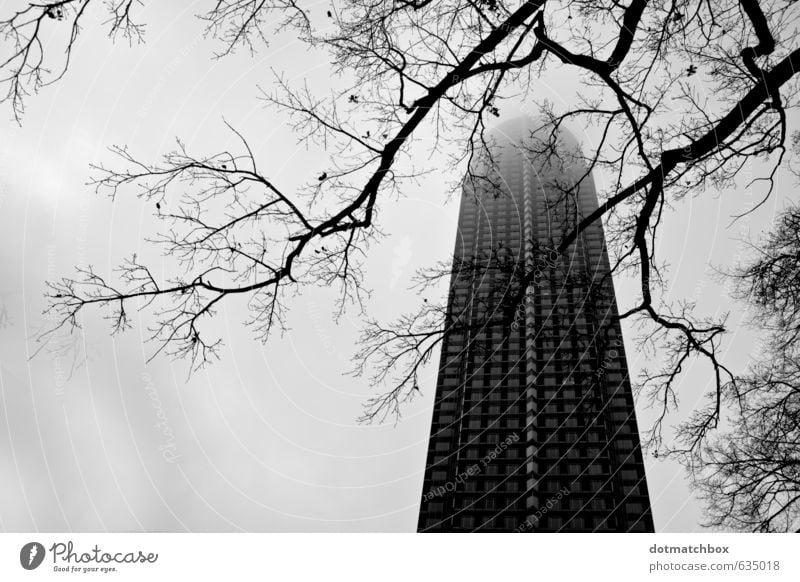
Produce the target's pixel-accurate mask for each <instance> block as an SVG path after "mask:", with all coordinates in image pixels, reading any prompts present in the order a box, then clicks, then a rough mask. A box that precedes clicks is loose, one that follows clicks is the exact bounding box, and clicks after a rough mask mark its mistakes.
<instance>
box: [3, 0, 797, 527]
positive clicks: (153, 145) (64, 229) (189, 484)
mask: <svg viewBox="0 0 800 582" xmlns="http://www.w3.org/2000/svg"><path fill="white" fill-rule="evenodd" d="M159 4H160V5H158V6H156V5H155V3H152V4H148V6H147V8H146V10H144V11H143V13H142V19H143V20H145V21H146V22H147V23H148V29H147V43H146V44H144V45H136V46H133V47H129V46H127V45H126V44H125V43H124V42H123V43H117V44H116V45H112V44H110V42H109V41H108V40H107V39H106V38H105V36H104V34H103V32H102V31H100V30H97V29H93V28H91V27H90V28H87V29H86V30H85V32H84V34H83V35H82V36H81V40H80V42H79V46H78V49H77V51H76V53H75V54H74V55H73V64H72V67H71V69H70V71H69V73H68V74H67V76H66V77H65V78H64V79H63V80H62V81H61V82H59V83H58V84H56V85H54V86H53V87H50V88H47V89H46V90H44V91H43V92H42V93H41V94H40V95H38V96H35V97H33V98H31V99H29V100H28V102H27V107H28V110H27V113H26V115H25V117H24V123H23V126H22V127H21V128H20V127H17V126H16V125H14V124H13V122H11V121H10V120H9V119H8V118H9V112H8V111H6V115H4V116H2V127H1V128H0V135H3V136H4V139H3V140H2V142H0V233H2V241H3V244H2V245H1V246H0V268H2V273H4V275H3V277H2V278H1V279H0V310H1V311H0V313H2V319H0V403H1V404H2V407H0V475H2V478H1V479H0V529H3V530H8V531H28V530H76V531H86V530H89V531H92V530H114V531H119V530H142V529H145V530H162V529H166V530H176V529H177V530H184V529H185V530H192V531H238V530H253V531H413V530H414V529H415V527H416V519H417V511H418V507H419V498H420V488H421V483H422V472H423V469H424V463H425V453H426V445H427V438H428V430H429V426H430V417H431V410H432V404H433V395H434V391H435V368H436V365H435V364H436V363H438V355H437V356H436V357H435V358H434V365H432V366H428V368H427V373H426V375H425V377H424V379H423V380H422V382H421V387H422V389H423V393H424V394H423V396H422V397H420V398H418V399H417V400H415V401H414V402H413V403H411V404H410V405H409V406H407V408H406V413H405V416H404V417H403V418H402V420H401V421H400V422H399V423H397V424H396V425H393V424H391V423H390V424H388V425H382V426H359V425H357V424H356V423H355V419H356V418H357V417H358V416H359V415H360V413H361V404H362V403H363V402H364V401H365V400H366V398H367V397H368V396H369V395H370V394H372V393H373V392H374V388H373V387H371V386H370V385H369V382H368V381H367V380H365V379H353V378H351V377H349V376H344V375H343V374H342V373H343V372H345V371H346V370H347V369H349V367H350V362H349V358H350V356H351V354H352V352H353V351H354V347H353V346H354V339H355V337H356V336H357V334H358V331H359V329H360V325H361V320H360V316H359V314H358V312H357V311H356V310H351V311H349V312H348V313H347V315H346V316H345V317H344V318H343V319H342V320H340V321H339V322H338V323H335V322H333V321H332V320H331V317H330V315H331V312H332V311H333V299H334V296H333V295H332V293H331V292H330V291H328V290H326V289H319V290H312V291H310V292H306V293H305V294H304V295H303V296H302V297H301V298H299V299H297V300H295V301H294V302H293V308H292V310H291V312H290V316H289V320H288V323H289V325H290V327H291V328H292V330H291V332H290V333H288V334H287V335H286V336H284V337H283V338H275V339H274V340H273V341H271V342H270V343H269V344H267V345H266V346H264V345H262V344H260V343H259V342H257V341H255V340H254V339H253V337H252V335H251V333H250V332H249V331H248V330H247V329H244V328H243V326H242V325H241V322H242V321H243V320H244V314H245V311H244V308H243V305H241V304H237V303H236V302H233V301H232V302H229V303H226V304H225V305H224V306H223V307H222V309H221V311H220V313H219V316H218V317H217V318H216V320H215V321H214V323H213V324H212V327H213V328H214V330H215V331H217V332H218V334H219V336H220V337H222V338H223V339H224V341H225V346H226V347H225V348H224V350H223V351H222V360H221V361H220V362H218V363H216V364H214V365H213V366H211V367H210V368H207V369H206V370H204V371H202V372H200V373H197V374H195V375H193V376H192V377H191V378H190V379H189V380H188V381H187V364H186V362H183V361H177V362H173V361H170V360H169V359H167V358H164V357H159V358H156V359H155V360H154V361H153V362H152V363H150V364H147V363H146V360H147V358H148V357H149V355H150V354H151V353H152V350H153V345H151V344H145V343H144V342H143V337H144V335H145V333H146V330H144V328H143V325H141V322H140V321H135V323H136V327H135V329H134V330H132V331H130V332H127V333H125V334H123V335H120V336H117V337H113V338H111V337H109V334H108V326H107V324H106V323H105V322H104V321H103V320H102V319H101V318H100V314H99V313H97V312H94V313H92V314H90V315H89V316H88V317H87V318H86V320H85V325H84V328H83V331H84V333H83V334H76V335H73V336H63V337H62V338H61V339H60V340H59V341H60V344H58V345H57V346H56V347H59V346H60V347H61V348H63V349H62V350H58V351H57V352H52V351H51V352H42V353H40V354H39V355H38V356H36V357H34V358H32V359H31V355H32V354H33V352H34V351H35V350H36V349H37V347H38V346H37V344H36V343H35V342H34V341H33V339H32V338H33V337H34V336H35V334H36V332H37V330H39V329H41V328H42V326H44V325H46V323H47V321H46V320H45V319H43V317H42V315H41V311H42V307H43V305H44V302H43V299H42V294H43V292H44V281H45V280H46V279H48V278H56V277H60V276H63V275H69V274H70V273H71V269H72V267H73V266H74V265H77V264H81V265H85V264H87V263H91V264H92V265H94V266H95V268H96V269H97V271H98V272H100V273H103V274H108V273H109V272H110V270H111V269H112V268H113V267H114V266H115V264H116V263H117V262H118V261H119V260H120V259H121V258H122V257H124V256H129V255H130V254H131V253H132V252H137V253H138V254H139V256H140V257H150V259H151V263H152V264H153V265H155V266H156V268H157V269H158V268H166V267H167V265H165V264H163V263H162V262H161V260H160V258H159V257H158V255H157V253H155V252H154V251H153V250H152V248H149V247H148V245H146V243H144V242H143V240H144V238H145V237H146V236H147V235H149V234H152V233H153V232H155V228H156V227H157V225H156V221H155V220H154V219H153V217H152V213H153V211H154V208H152V207H151V205H150V204H149V203H144V202H142V201H140V200H138V199H136V198H135V197H134V196H133V195H132V193H131V192H129V193H128V194H129V195H123V196H120V197H119V198H117V199H116V200H115V201H113V202H112V201H111V200H109V199H108V198H105V197H102V196H98V195H96V194H94V193H93V191H92V190H91V188H89V187H87V186H86V185H85V182H86V180H87V177H88V175H89V171H88V165H89V163H91V162H98V161H110V159H109V156H108V154H107V152H106V151H105V148H106V147H107V146H109V145H111V144H119V145H122V144H127V145H128V146H129V147H130V149H131V151H133V152H134V153H136V154H137V155H139V156H141V157H142V158H145V159H153V160H155V159H156V157H157V156H158V155H159V154H161V153H164V152H166V151H168V150H169V149H171V148H172V147H173V145H174V139H175V137H176V136H180V137H181V138H182V139H183V140H184V141H185V142H186V143H187V145H188V146H189V149H190V151H193V152H195V153H197V154H198V155H202V154H205V153H214V152H216V151H220V150H222V149H225V148H226V147H229V148H235V147H237V145H236V143H235V141H234V138H233V136H232V135H231V133H230V132H229V131H228V130H227V129H226V128H225V126H224V124H223V117H224V118H225V119H226V120H227V121H228V122H230V123H231V124H232V125H233V126H234V127H236V128H237V129H239V130H241V131H242V132H243V133H244V134H245V136H246V137H247V138H248V139H249V140H250V143H251V145H253V146H254V148H255V149H256V151H255V154H256V156H257V158H258V160H259V162H260V166H261V169H262V171H263V172H264V173H265V174H266V175H268V176H269V177H270V178H271V179H273V180H275V181H276V182H278V183H279V184H280V185H281V186H282V187H284V188H286V189H289V190H290V189H291V187H293V186H296V185H297V184H299V183H301V182H302V181H304V180H305V179H306V178H307V176H308V172H309V171H311V172H315V171H316V169H317V168H320V167H324V164H325V160H324V158H322V157H321V156H320V154H319V153H318V152H314V151H307V150H305V149H304V148H302V147H296V148H295V147H288V146H289V144H292V143H294V142H293V140H292V136H291V133H290V132H289V131H288V129H287V128H286V126H285V124H284V120H283V119H282V118H280V117H279V116H277V115H276V114H275V113H274V112H272V111H268V110H265V109H264V106H263V103H262V102H260V101H259V100H258V99H257V98H256V97H257V95H258V90H257V85H258V84H262V86H264V87H265V88H269V86H270V85H269V83H270V81H269V79H270V73H269V71H270V69H271V68H275V69H277V70H281V69H283V70H286V71H287V72H288V73H289V77H290V79H294V80H303V79H308V80H309V82H310V84H311V85H312V86H315V87H317V88H323V90H324V88H325V86H326V83H328V81H327V77H326V75H327V62H328V61H327V59H324V58H322V59H320V58H319V55H314V54H311V53H308V52H307V51H306V49H305V47H304V46H303V45H301V44H299V43H297V42H295V41H292V40H291V39H288V40H286V39H275V41H274V42H273V43H272V44H271V45H270V47H269V48H267V49H264V50H262V51H260V52H259V53H258V54H257V55H256V56H255V57H250V56H249V55H246V54H244V55H234V56H233V57H229V58H226V59H223V60H218V61H212V60H210V56H211V54H212V52H213V50H214V49H215V48H216V47H218V45H217V44H215V42H214V41H208V40H203V39H202V38H201V32H202V26H201V24H200V23H199V22H197V21H196V19H194V18H193V15H194V14H195V13H196V12H200V11H201V10H202V9H203V8H205V6H204V5H203V6H201V5H200V4H199V3H194V4H191V5H189V7H187V8H185V9H184V10H183V11H181V10H180V9H179V8H177V7H176V6H174V5H172V3H170V5H169V6H165V5H164V4H167V3H159ZM318 6H319V8H318V9H319V10H324V7H325V4H324V3H321V4H319V5H318ZM311 10H312V11H313V10H315V7H314V6H312V7H311ZM570 89H571V85H570V83H569V82H568V80H567V79H546V80H545V81H544V82H543V83H542V84H541V86H540V87H539V88H538V89H537V91H538V93H537V95H541V96H549V97H550V98H551V99H553V100H556V101H557V100H558V99H559V98H565V99H566V98H568V94H569V91H570ZM515 113H516V111H512V110H511V109H509V110H505V111H504V115H507V116H512V115H514V114H515ZM571 129H572V131H573V133H575V135H576V136H578V137H582V138H583V139H584V140H585V141H591V139H592V138H593V136H592V135H591V134H583V135H582V134H581V132H580V128H574V127H573V128H571ZM420 138H421V139H422V140H423V141H424V136H420ZM419 145H421V146H423V148H424V143H421V144H419ZM423 159H424V158H423ZM439 167H445V166H439ZM309 168H310V170H309ZM457 177H458V176H457V175H456V174H446V175H445V174H442V173H440V172H435V173H433V174H429V175H427V176H425V177H423V178H422V179H420V180H419V182H418V184H416V185H414V186H412V187H410V188H408V190H407V191H405V192H404V198H402V199H401V200H399V201H387V202H386V203H385V204H384V206H383V209H382V213H381V219H380V225H381V228H382V230H383V231H384V232H385V233H386V236H385V237H384V238H383V239H382V240H381V241H380V242H379V244H377V245H375V246H373V247H372V249H371V251H370V253H369V256H368V259H367V266H366V268H365V272H366V274H367V285H368V286H369V287H371V288H372V289H373V291H374V293H373V296H372V298H371V299H370V300H369V302H368V306H369V310H370V314H371V315H374V316H376V317H378V318H381V319H384V320H388V319H391V318H393V317H395V316H397V315H399V314H401V313H403V312H406V311H410V310H412V309H413V308H414V307H415V306H416V305H417V304H418V302H419V300H420V298H419V297H418V296H417V295H415V293H414V292H412V291H409V290H407V288H406V287H407V283H408V278H409V277H410V276H411V275H412V274H413V272H414V271H415V269H417V268H418V267H422V266H425V265H430V264H433V263H434V262H436V261H437V260H441V259H446V258H447V257H448V256H449V254H450V253H451V251H452V247H453V241H454V239H455V233H456V218H457V205H456V204H454V203H452V202H450V203H446V201H447V196H446V184H447V183H449V181H451V180H453V179H454V178H457ZM781 179H782V182H781V187H780V188H778V195H777V196H775V197H774V198H773V199H771V200H770V201H769V202H768V203H767V204H765V205H764V206H763V207H762V208H761V209H760V210H759V211H757V212H756V213H755V214H753V215H751V216H749V217H747V218H746V219H743V220H742V221H739V222H737V223H736V224H734V225H733V226H732V227H730V228H726V227H727V225H728V224H729V223H730V217H731V215H733V214H736V213H739V212H741V211H743V210H745V209H746V208H748V206H752V205H754V204H755V203H756V202H757V201H758V200H759V199H760V198H759V196H758V191H746V190H739V191H724V192H719V193H713V192H705V193H702V194H700V195H699V196H698V197H696V198H692V199H686V200H683V201H681V202H676V204H675V211H674V213H672V214H669V215H668V216H667V217H666V219H665V223H664V226H663V227H662V229H661V233H662V235H663V238H662V239H661V246H660V248H659V253H660V254H661V256H662V257H664V258H666V259H667V260H668V262H669V263H670V265H671V288H670V293H671V294H672V296H673V297H675V298H677V297H688V298H693V299H695V300H696V301H697V302H698V309H699V310H700V311H698V313H708V314H714V313H717V312H722V311H726V310H732V314H731V318H730V321H729V327H730V328H732V329H735V330H736V331H735V333H731V334H730V335H729V337H728V339H727V340H726V343H725V346H726V347H727V350H728V351H727V354H726V362H727V363H729V364H731V365H732V366H733V367H734V369H737V370H739V369H741V367H742V366H744V365H745V364H746V363H747V359H748V357H749V355H750V353H751V352H755V345H756V344H755V336H754V335H753V334H752V333H751V332H749V331H747V330H745V329H744V328H743V327H742V326H741V325H740V323H741V321H742V319H743V318H744V317H745V314H744V313H742V310H741V308H740V307H737V306H734V305H733V304H732V303H731V302H730V301H729V300H728V298H727V296H726V294H725V291H724V289H723V288H722V286H721V285H720V284H718V283H716V282H715V281H713V280H712V279H711V278H710V276H709V275H710V273H711V271H710V269H709V268H708V265H709V263H712V264H730V262H731V260H732V257H734V256H735V255H737V253H740V252H741V250H742V246H741V245H740V244H739V243H738V242H737V241H736V239H737V238H741V237H742V236H743V235H746V234H747V233H753V234H757V233H758V232H760V230H761V229H762V228H763V227H764V226H765V225H767V224H768V223H769V221H770V220H771V219H772V216H773V214H774V213H775V211H776V210H777V209H780V208H781V206H782V196H784V194H786V193H788V192H789V191H790V190H791V189H792V188H793V183H792V182H791V181H790V180H786V179H785V178H784V177H781ZM598 180H599V181H601V180H602V177H598ZM600 185H601V184H599V186H600ZM690 233H691V234H690ZM616 285H617V289H618V301H619V303H620V306H621V308H624V307H625V306H628V305H630V304H631V302H632V301H633V300H634V298H635V292H636V283H635V282H631V281H617V282H616ZM630 339H631V335H630V333H628V334H627V335H626V341H627V342H628V344H627V346H628V350H627V351H628V354H629V358H630V361H629V366H630V368H631V372H632V374H634V375H635V374H636V372H637V370H639V369H641V367H642V366H643V365H645V364H646V362H645V358H644V357H643V356H642V354H639V353H637V351H636V350H634V349H633V348H632V345H631V343H630ZM75 352H77V354H78V355H77V361H78V363H81V362H83V360H84V357H83V356H84V355H85V356H86V358H85V360H86V361H85V362H83V363H82V364H81V365H79V366H74V363H75V361H74V356H73V354H74V353H75ZM711 380H712V377H711V375H710V374H709V373H708V369H707V367H706V366H705V365H697V366H693V367H692V368H691V369H690V370H687V372H686V374H685V375H684V377H683V380H682V382H681V384H680V387H679V391H680V397H681V410H682V412H684V413H685V412H686V411H688V410H691V408H692V406H693V405H694V404H695V403H696V402H697V401H698V398H699V397H700V395H702V393H703V392H704V391H706V390H708V389H709V388H710V382H711ZM652 416H653V415H652V413H651V412H648V411H644V410H642V409H641V407H640V409H639V422H640V426H644V425H646V424H647V422H648V419H652ZM674 418H675V420H676V421H677V420H678V419H679V418H680V415H677V416H675V417H674ZM646 465H647V476H648V484H649V488H650V492H651V497H652V502H653V511H654V518H655V524H656V528H657V530H659V531H693V530H696V529H699V525H698V523H699V521H700V517H701V508H700V506H699V504H698V502H697V501H696V500H695V499H694V497H693V496H692V494H691V491H690V489H689V487H688V483H687V479H686V477H685V475H684V473H683V472H682V471H681V470H680V468H678V467H677V466H676V465H675V464H673V463H671V462H664V461H658V460H656V459H653V458H652V457H649V456H648V457H647V458H646Z"/></svg>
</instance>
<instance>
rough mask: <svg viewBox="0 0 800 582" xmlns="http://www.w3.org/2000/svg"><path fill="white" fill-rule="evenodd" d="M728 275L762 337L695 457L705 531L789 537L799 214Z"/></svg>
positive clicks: (793, 523) (799, 384) (797, 452)
mask: <svg viewBox="0 0 800 582" xmlns="http://www.w3.org/2000/svg"><path fill="white" fill-rule="evenodd" d="M754 246H755V249H754V252H755V258H754V259H753V260H752V261H751V262H750V263H747V264H744V265H739V266H737V268H736V269H735V270H734V271H733V272H732V273H729V275H730V276H731V277H733V278H734V280H735V281H736V282H737V283H738V285H737V295H738V297H739V298H740V299H742V300H744V301H747V302H749V303H750V304H751V305H752V307H753V309H754V314H753V315H754V317H753V319H754V321H755V322H756V323H757V326H758V328H760V329H762V330H765V331H766V341H765V350H764V353H763V354H762V356H761V358H760V359H759V360H757V361H756V363H755V364H753V365H751V366H750V369H749V370H748V371H747V373H745V374H743V375H741V376H740V377H737V378H736V382H735V383H731V385H730V386H729V387H728V394H727V399H728V400H729V403H730V407H729V408H730V411H731V412H730V415H729V418H728V422H727V423H726V430H725V431H724V432H723V433H722V434H720V435H718V436H716V437H715V438H714V439H713V441H712V442H710V443H708V444H707V445H706V446H705V447H703V448H702V450H701V451H699V452H698V454H697V455H696V459H695V460H696V461H697V462H696V463H695V464H694V469H695V477H696V481H697V485H698V488H699V490H700V492H701V493H702V495H703V496H704V498H705V499H706V500H707V503H708V511H707V517H708V523H709V524H710V525H713V526H718V527H719V526H723V527H725V528H729V529H739V530H747V531H766V532H769V531H795V530H796V529H797V524H798V519H800V344H798V342H797V338H798V334H800V207H798V206H797V205H796V204H793V205H791V206H789V207H788V208H787V209H786V210H785V211H784V212H783V213H782V214H781V216H780V217H779V219H778V221H777V224H776V227H775V229H774V230H773V231H772V232H770V233H769V234H767V236H766V237H765V238H764V240H763V241H761V242H760V244H758V245H754Z"/></svg>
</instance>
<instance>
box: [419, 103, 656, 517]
mask: <svg viewBox="0 0 800 582" xmlns="http://www.w3.org/2000/svg"><path fill="white" fill-rule="evenodd" d="M540 125H541V124H540V123H538V122H537V121H536V120H534V119H531V118H528V117H522V118H519V119H514V120H513V121H510V122H507V123H505V124H503V125H501V126H500V127H499V128H497V129H495V130H494V131H493V132H491V133H490V137H489V140H488V141H489V142H490V144H491V145H490V147H486V148H483V150H482V151H479V152H478V154H479V156H478V158H477V159H476V161H474V162H473V163H472V164H471V167H470V172H469V176H468V177H467V178H465V180H464V185H463V192H462V199H461V206H460V211H459V212H460V213H459V222H458V225H459V232H458V238H457V240H456V245H455V259H454V267H453V273H452V276H451V283H450V294H449V299H448V305H447V315H448V328H447V329H448V331H447V333H446V335H445V337H444V340H443V344H442V353H441V361H440V367H439V375H438V380H437V389H436V400H435V405H434V412H433V422H432V426H431V436H430V441H429V448H428V458H427V465H426V470H425V478H424V485H423V491H422V505H421V509H420V515H419V525H418V529H419V531H465V532H466V531H519V532H535V531H547V532H556V531H585V532H591V531H638V532H644V531H652V530H653V522H652V515H651V512H650V502H649V497H648V493H647V485H646V482H645V472H644V464H643V461H642V453H641V448H640V443H639V433H638V429H637V424H636V417H635V413H634V405H633V398H632V393H631V386H630V381H629V378H628V371H627V363H626V358H625V350H624V347H623V342H622V335H621V328H620V324H619V322H618V321H617V320H616V319H614V316H616V315H617V306H616V298H615V295H614V287H613V283H612V281H611V276H610V267H609V261H608V256H607V252H606V248H605V238H604V233H603V226H602V224H600V222H595V223H593V224H592V225H591V226H590V227H589V228H587V229H586V230H584V231H583V233H582V234H581V235H580V236H579V237H578V239H577V240H576V241H575V242H574V243H573V244H572V245H571V246H570V247H569V248H568V249H567V251H566V252H564V253H558V252H557V251H556V249H557V247H558V245H559V243H560V242H561V240H562V238H563V236H564V235H565V234H566V233H568V232H570V231H571V230H572V229H573V228H574V226H575V224H577V222H579V221H580V220H581V219H582V218H583V217H585V216H586V215H587V214H589V213H590V212H592V211H593V210H595V209H596V208H597V195H596V192H595V188H594V183H593V180H592V176H591V175H590V174H588V172H587V171H586V164H585V163H584V162H583V161H582V159H581V157H580V154H579V149H578V146H577V142H576V141H575V140H574V138H573V137H572V136H570V135H569V134H567V133H566V132H563V131H559V132H551V131H550V130H549V129H548V130H547V131H544V130H536V128H537V127H539V126H540Z"/></svg>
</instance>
